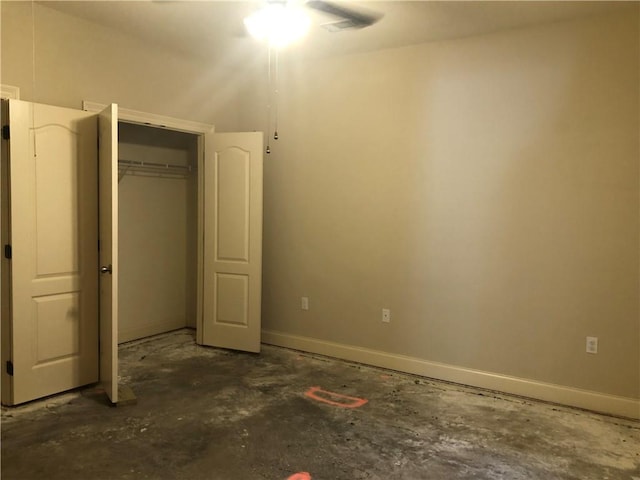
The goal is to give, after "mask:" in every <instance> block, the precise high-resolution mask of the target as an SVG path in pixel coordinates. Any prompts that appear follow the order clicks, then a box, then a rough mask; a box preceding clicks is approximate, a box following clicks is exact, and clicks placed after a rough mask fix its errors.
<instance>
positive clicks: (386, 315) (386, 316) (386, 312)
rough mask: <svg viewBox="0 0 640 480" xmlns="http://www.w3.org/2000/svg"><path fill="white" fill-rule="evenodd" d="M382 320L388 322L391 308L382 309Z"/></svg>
mask: <svg viewBox="0 0 640 480" xmlns="http://www.w3.org/2000/svg"><path fill="white" fill-rule="evenodd" d="M382 321H383V322H384V323H389V322H390V321H391V310H389V309H388V308H383V309H382Z"/></svg>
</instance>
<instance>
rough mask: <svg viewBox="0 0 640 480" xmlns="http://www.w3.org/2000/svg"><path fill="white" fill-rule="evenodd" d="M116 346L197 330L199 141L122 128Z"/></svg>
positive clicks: (149, 128) (182, 135)
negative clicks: (179, 331)
mask: <svg viewBox="0 0 640 480" xmlns="http://www.w3.org/2000/svg"><path fill="white" fill-rule="evenodd" d="M118 151H119V155H118V196H119V208H118V218H119V225H118V232H119V233H118V242H119V249H120V250H119V258H120V263H119V265H120V269H119V273H118V275H119V277H118V284H119V307H118V319H119V327H118V343H123V342H127V341H130V340H136V339H139V338H144V337H148V336H151V335H156V334H159V333H164V332H168V331H171V330H176V329H179V328H184V327H191V328H196V319H197V283H198V282H197V279H198V276H197V275H198V268H197V261H198V258H197V257H198V256H197V252H198V245H197V239H198V152H199V150H198V135H196V134H193V133H186V132H180V131H175V130H170V129H166V128H159V127H154V126H148V125H140V124H135V123H127V122H123V121H120V122H118Z"/></svg>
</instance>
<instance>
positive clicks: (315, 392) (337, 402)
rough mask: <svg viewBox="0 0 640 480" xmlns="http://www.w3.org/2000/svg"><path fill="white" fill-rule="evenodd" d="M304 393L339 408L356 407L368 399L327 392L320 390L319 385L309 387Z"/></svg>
mask: <svg viewBox="0 0 640 480" xmlns="http://www.w3.org/2000/svg"><path fill="white" fill-rule="evenodd" d="M304 394H305V396H306V397H309V398H312V399H313V400H317V401H318V402H322V403H327V404H329V405H333V406H334V407H341V408H358V407H361V406H362V405H364V404H365V403H367V402H368V401H369V400H367V399H366V398H358V397H349V396H348V395H341V394H340V393H334V392H329V391H327V390H322V389H321V388H320V387H311V388H310V389H309V390H307V391H306V392H305V393H304Z"/></svg>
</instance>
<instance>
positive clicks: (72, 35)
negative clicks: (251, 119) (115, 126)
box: [0, 1, 250, 131]
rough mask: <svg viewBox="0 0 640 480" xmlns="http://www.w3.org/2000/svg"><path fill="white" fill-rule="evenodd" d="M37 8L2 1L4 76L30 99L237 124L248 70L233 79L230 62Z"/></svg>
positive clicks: (221, 126)
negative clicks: (213, 60)
mask: <svg viewBox="0 0 640 480" xmlns="http://www.w3.org/2000/svg"><path fill="white" fill-rule="evenodd" d="M34 12H35V14H34V16H33V17H32V3H31V2H5V1H3V2H1V3H0V15H1V21H2V29H1V41H2V43H1V49H2V55H1V67H2V69H1V71H0V74H1V78H0V80H1V83H3V84H8V85H13V86H18V87H20V89H21V91H20V96H21V98H22V99H23V100H29V101H35V102H39V103H46V104H51V105H59V106H63V107H70V108H82V101H83V100H90V101H95V102H100V103H105V104H106V103H112V102H114V103H118V104H119V105H120V106H121V107H124V108H129V109H134V110H140V111H143V112H149V113H155V114H160V115H167V116H171V117H175V118H181V119H188V120H193V121H199V122H203V123H208V124H215V125H216V129H217V130H218V131H229V130H230V131H235V130H237V127H236V125H237V119H236V116H235V113H234V110H233V109H230V108H229V106H230V105H232V104H233V102H234V99H235V96H236V90H237V86H238V84H239V79H240V80H241V79H242V75H238V77H234V78H233V79H231V78H230V77H231V74H230V73H229V72H230V71H231V69H229V68H226V63H225V62H222V63H223V64H222V65H217V66H216V65H208V64H207V63H206V62H203V61H202V60H200V59H198V60H196V59H190V58H188V57H186V56H184V55H181V54H178V53H173V52H170V51H166V50H163V49H158V48H157V46H156V45H152V44H145V43H144V42H143V41H141V40H139V39H137V38H135V37H132V36H129V35H125V34H122V33H120V32H116V31H114V30H110V29H107V28H104V27H102V26H100V25H97V24H94V23H91V22H88V21H85V20H81V19H79V18H75V17H71V16H69V15H65V14H62V13H60V12H58V11H56V10H53V9H51V8H47V7H46V6H43V5H42V4H34ZM32 18H33V19H34V20H33V22H32ZM32 27H33V28H32ZM32 31H35V50H34V42H33V41H32ZM232 54H233V52H230V55H232ZM34 63H35V69H34V68H33V64H34ZM249 63H250V62H249V61H248V62H247V64H249ZM234 65H235V69H234V70H233V72H234V74H236V73H238V74H241V73H242V71H241V68H240V67H238V65H237V64H236V63H234ZM240 65H242V63H240ZM34 71H35V75H34ZM34 87H35V88H34Z"/></svg>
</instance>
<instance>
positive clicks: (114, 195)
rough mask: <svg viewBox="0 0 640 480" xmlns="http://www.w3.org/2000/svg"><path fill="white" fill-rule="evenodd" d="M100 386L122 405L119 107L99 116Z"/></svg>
mask: <svg viewBox="0 0 640 480" xmlns="http://www.w3.org/2000/svg"><path fill="white" fill-rule="evenodd" d="M98 135H99V137H98V139H99V141H98V144H99V146H98V150H99V151H98V165H99V166H98V177H99V182H98V204H99V219H100V220H99V229H98V236H99V245H100V252H99V256H100V382H101V383H102V386H103V387H104V389H105V392H106V394H107V396H108V397H109V399H110V400H111V402H112V403H117V402H118V106H117V105H115V104H112V105H109V106H108V107H107V108H105V109H104V110H103V111H102V112H100V114H99V115H98Z"/></svg>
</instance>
